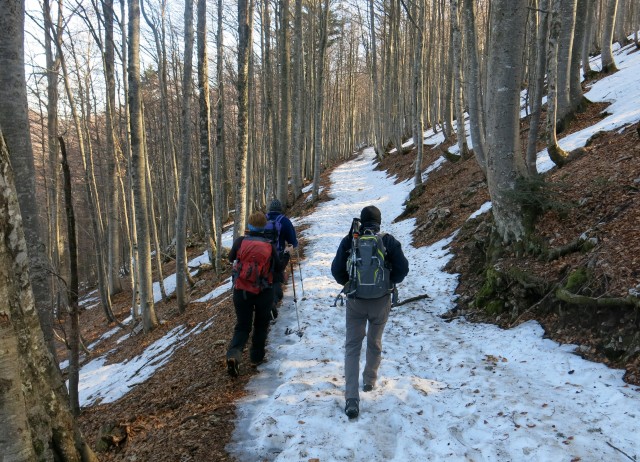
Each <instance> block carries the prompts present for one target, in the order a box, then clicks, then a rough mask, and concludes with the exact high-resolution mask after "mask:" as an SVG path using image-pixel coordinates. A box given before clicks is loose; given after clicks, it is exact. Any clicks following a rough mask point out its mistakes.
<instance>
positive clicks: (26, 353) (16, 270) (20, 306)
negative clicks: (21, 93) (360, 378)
mask: <svg viewBox="0 0 640 462" xmlns="http://www.w3.org/2000/svg"><path fill="white" fill-rule="evenodd" d="M3 6H5V7H6V5H3ZM18 10H19V8H18ZM3 12H4V14H7V13H9V12H10V10H8V9H7V8H4V9H3ZM23 86H24V82H23ZM27 128H28V126H27ZM16 196H17V190H16V184H15V182H14V174H13V171H12V169H11V165H10V162H9V152H8V150H7V145H6V144H5V141H4V137H3V134H2V131H1V130H0V236H1V239H0V279H1V280H2V282H1V283H0V299H2V300H3V301H4V303H2V304H1V305H0V350H1V351H2V355H0V377H2V386H1V387H0V433H1V434H2V435H3V437H2V438H0V454H2V455H3V457H4V458H5V460H12V461H17V462H20V461H24V462H31V461H50V460H64V461H97V460H98V459H97V458H96V457H95V455H94V453H93V451H92V450H91V448H90V447H89V446H88V445H87V444H86V443H85V442H84V439H83V437H82V434H81V432H80V430H79V428H78V426H77V424H76V422H75V420H74V418H73V415H72V413H71V409H70V407H69V402H68V395H67V391H66V388H65V384H64V380H63V379H62V376H61V374H60V371H59V370H58V367H57V365H56V363H55V359H54V357H53V355H52V354H51V353H50V352H49V349H48V348H47V346H46V344H45V340H44V336H43V334H42V329H41V328H40V322H39V320H38V316H37V314H36V309H35V301H34V296H33V291H32V289H31V283H30V277H29V267H28V262H29V258H28V251H27V244H26V239H25V234H24V231H23V225H22V216H21V211H20V208H19V206H18V201H17V199H16Z"/></svg>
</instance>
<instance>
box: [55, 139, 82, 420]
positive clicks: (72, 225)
mask: <svg viewBox="0 0 640 462" xmlns="http://www.w3.org/2000/svg"><path fill="white" fill-rule="evenodd" d="M59 140H60V152H61V154H62V173H63V177H64V206H65V210H66V212H67V240H68V242H69V276H70V277H69V288H68V293H69V295H68V297H69V318H70V320H71V330H70V332H69V337H70V339H69V350H70V353H69V405H70V407H71V412H72V413H73V415H75V416H78V415H80V399H79V395H78V383H79V381H80V357H79V344H80V326H79V321H80V312H79V310H78V242H77V235H76V219H75V215H74V211H73V201H72V200H71V172H70V171H69V163H68V162H67V149H66V147H65V144H64V140H63V139H62V137H60V138H59Z"/></svg>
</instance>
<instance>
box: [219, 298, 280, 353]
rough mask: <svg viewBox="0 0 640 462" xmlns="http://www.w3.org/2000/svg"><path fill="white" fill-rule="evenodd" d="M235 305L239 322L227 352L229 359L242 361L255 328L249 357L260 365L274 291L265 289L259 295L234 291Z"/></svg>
mask: <svg viewBox="0 0 640 462" xmlns="http://www.w3.org/2000/svg"><path fill="white" fill-rule="evenodd" d="M233 305H234V306H235V309H236V320H237V321H236V327H235V329H234V331H233V338H232V339H231V343H230V344H229V350H228V351H227V359H229V358H235V359H237V360H238V361H240V358H241V356H242V350H243V349H244V346H245V345H246V343H247V341H248V340H249V334H250V333H251V328H252V326H253V336H252V338H251V348H250V349H249V357H250V359H251V361H252V362H256V363H258V362H260V361H262V360H263V359H264V349H265V344H266V342H267V334H268V333H269V321H270V320H271V307H272V306H273V289H272V288H269V289H264V290H263V291H262V292H260V293H259V294H252V293H249V292H245V291H244V290H234V291H233Z"/></svg>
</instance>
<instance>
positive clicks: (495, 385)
mask: <svg viewBox="0 0 640 462" xmlns="http://www.w3.org/2000/svg"><path fill="white" fill-rule="evenodd" d="M373 161H374V154H373V152H372V151H371V150H367V151H365V153H364V154H363V155H362V156H360V157H358V158H357V159H355V160H353V161H350V162H348V163H345V164H344V165H342V166H340V167H338V168H337V169H336V170H335V171H334V173H333V174H332V176H331V181H332V185H331V191H330V195H331V197H332V200H331V201H329V202H326V203H323V204H320V205H319V206H318V207H317V209H316V211H315V212H314V213H313V214H312V215H310V216H309V217H307V218H305V219H304V220H300V221H299V222H298V223H297V224H301V223H306V224H308V225H309V228H308V229H307V230H306V231H304V236H305V237H306V239H307V240H308V245H307V247H306V256H307V258H306V260H305V261H304V262H303V263H302V271H303V276H304V298H305V299H303V297H302V293H301V288H302V287H301V284H300V282H299V272H298V268H296V289H297V292H298V293H297V295H298V312H299V316H300V321H301V324H302V328H303V336H302V337H301V338H299V337H298V336H296V335H286V334H285V329H286V328H289V329H293V330H296V329H297V319H296V310H295V306H294V303H293V299H292V293H291V286H289V291H288V292H287V296H286V298H285V306H283V308H282V309H281V315H280V317H279V319H278V321H277V323H276V324H275V325H274V326H273V328H272V331H271V334H270V343H269V347H268V353H267V354H268V362H267V363H265V364H264V365H262V366H260V374H258V375H257V376H256V377H255V378H254V379H252V381H251V382H250V384H249V395H248V398H246V399H245V400H244V401H243V402H241V403H239V408H238V409H239V418H238V426H237V430H236V433H235V435H234V442H233V443H232V444H231V445H230V447H229V450H230V451H231V452H232V453H234V454H235V455H236V456H237V457H238V459H239V460H242V461H247V462H249V461H263V460H269V461H270V460H277V461H307V460H309V459H313V458H317V459H319V460H320V461H321V462H327V461H360V460H361V461H369V462H370V461H403V462H404V461H408V460H412V459H416V460H434V461H436V460H447V461H450V460H451V461H469V460H473V461H485V460H486V461H507V460H512V461H521V460H530V461H547V460H554V461H556V460H562V461H572V460H574V461H577V460H581V461H596V460H607V461H623V460H629V459H628V457H627V456H625V455H624V454H623V452H624V453H625V454H627V455H629V456H630V457H636V458H640V436H638V435H639V433H638V430H639V427H640V426H639V425H638V418H639V417H640V393H638V390H635V389H634V387H629V386H628V385H626V384H625V383H624V382H623V381H622V371H620V370H612V369H608V368H607V367H605V366H603V365H601V364H596V363H591V362H588V361H585V360H583V359H581V358H580V357H578V356H576V355H575V354H573V353H572V351H573V349H574V347H573V346H570V345H558V344H556V343H555V342H552V341H550V340H546V339H543V331H542V328H541V327H540V326H539V325H538V324H537V323H534V322H528V323H525V324H523V325H521V326H519V327H517V328H515V329H512V330H501V329H499V328H497V327H496V326H493V325H486V324H470V323H467V322H465V321H464V320H455V321H453V322H446V321H444V320H443V319H442V318H440V317H439V314H441V313H443V312H444V311H446V310H448V309H449V308H451V307H452V306H453V303H454V289H455V286H456V284H457V276H456V275H450V274H446V273H444V272H443V271H442V267H443V266H444V265H445V264H446V262H447V261H448V259H449V258H450V256H449V254H448V253H447V250H446V246H447V244H448V240H444V241H441V242H439V243H436V244H434V245H432V246H430V247H426V248H414V247H413V246H411V245H410V243H411V236H410V233H411V231H412V230H413V229H414V226H415V223H414V220H413V219H411V220H405V221H402V222H400V223H395V224H392V223H391V221H392V220H393V219H394V218H395V217H396V216H397V215H399V214H400V213H401V211H402V203H403V202H404V200H405V199H406V197H407V195H408V193H409V191H410V190H411V188H412V185H411V182H400V183H397V184H394V183H395V182H394V179H393V178H389V177H387V176H386V174H385V173H384V172H379V171H375V170H374V165H373ZM369 204H375V205H376V206H378V207H379V208H380V209H381V211H382V217H383V223H382V228H383V230H385V231H387V232H390V233H392V234H393V235H395V236H396V238H397V239H398V240H399V241H400V242H402V243H403V249H404V251H405V254H406V255H407V258H408V260H409V262H410V273H409V276H408V277H407V279H406V280H405V281H404V282H403V284H402V285H401V286H400V294H401V298H408V297H411V296H415V295H419V294H422V293H425V292H426V293H428V294H429V295H430V297H431V298H429V299H426V300H422V301H418V302H414V303H410V304H407V305H403V306H400V307H397V308H395V309H394V310H393V311H392V313H391V317H390V320H389V323H388V324H387V328H386V331H385V336H384V339H383V346H384V351H383V360H382V364H381V367H380V370H379V383H378V387H377V388H376V389H375V390H374V391H373V392H370V393H361V395H360V398H361V405H360V407H361V414H360V417H359V418H358V419H356V420H354V421H349V420H348V419H347V417H346V416H345V415H344V410H343V408H344V397H343V389H344V377H343V354H344V353H343V343H344V334H345V332H344V307H341V306H340V305H338V306H337V307H332V306H330V305H332V304H333V298H334V297H335V295H336V294H337V293H338V291H339V289H340V288H339V287H338V286H337V284H335V282H333V280H332V278H331V275H330V264H331V260H332V259H333V256H334V254H335V250H336V248H337V246H338V243H339V241H340V239H341V238H342V237H343V236H344V235H345V234H346V233H347V231H348V229H349V225H350V223H351V219H352V218H353V217H355V216H358V215H359V212H360V210H361V208H362V207H364V206H366V205H369ZM245 367H246V366H245ZM616 448H617V449H616ZM418 458H419V459H418Z"/></svg>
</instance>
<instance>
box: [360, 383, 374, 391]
mask: <svg viewBox="0 0 640 462" xmlns="http://www.w3.org/2000/svg"><path fill="white" fill-rule="evenodd" d="M371 390H373V384H371V383H365V384H364V385H363V386H362V391H365V392H366V391H371Z"/></svg>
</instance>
